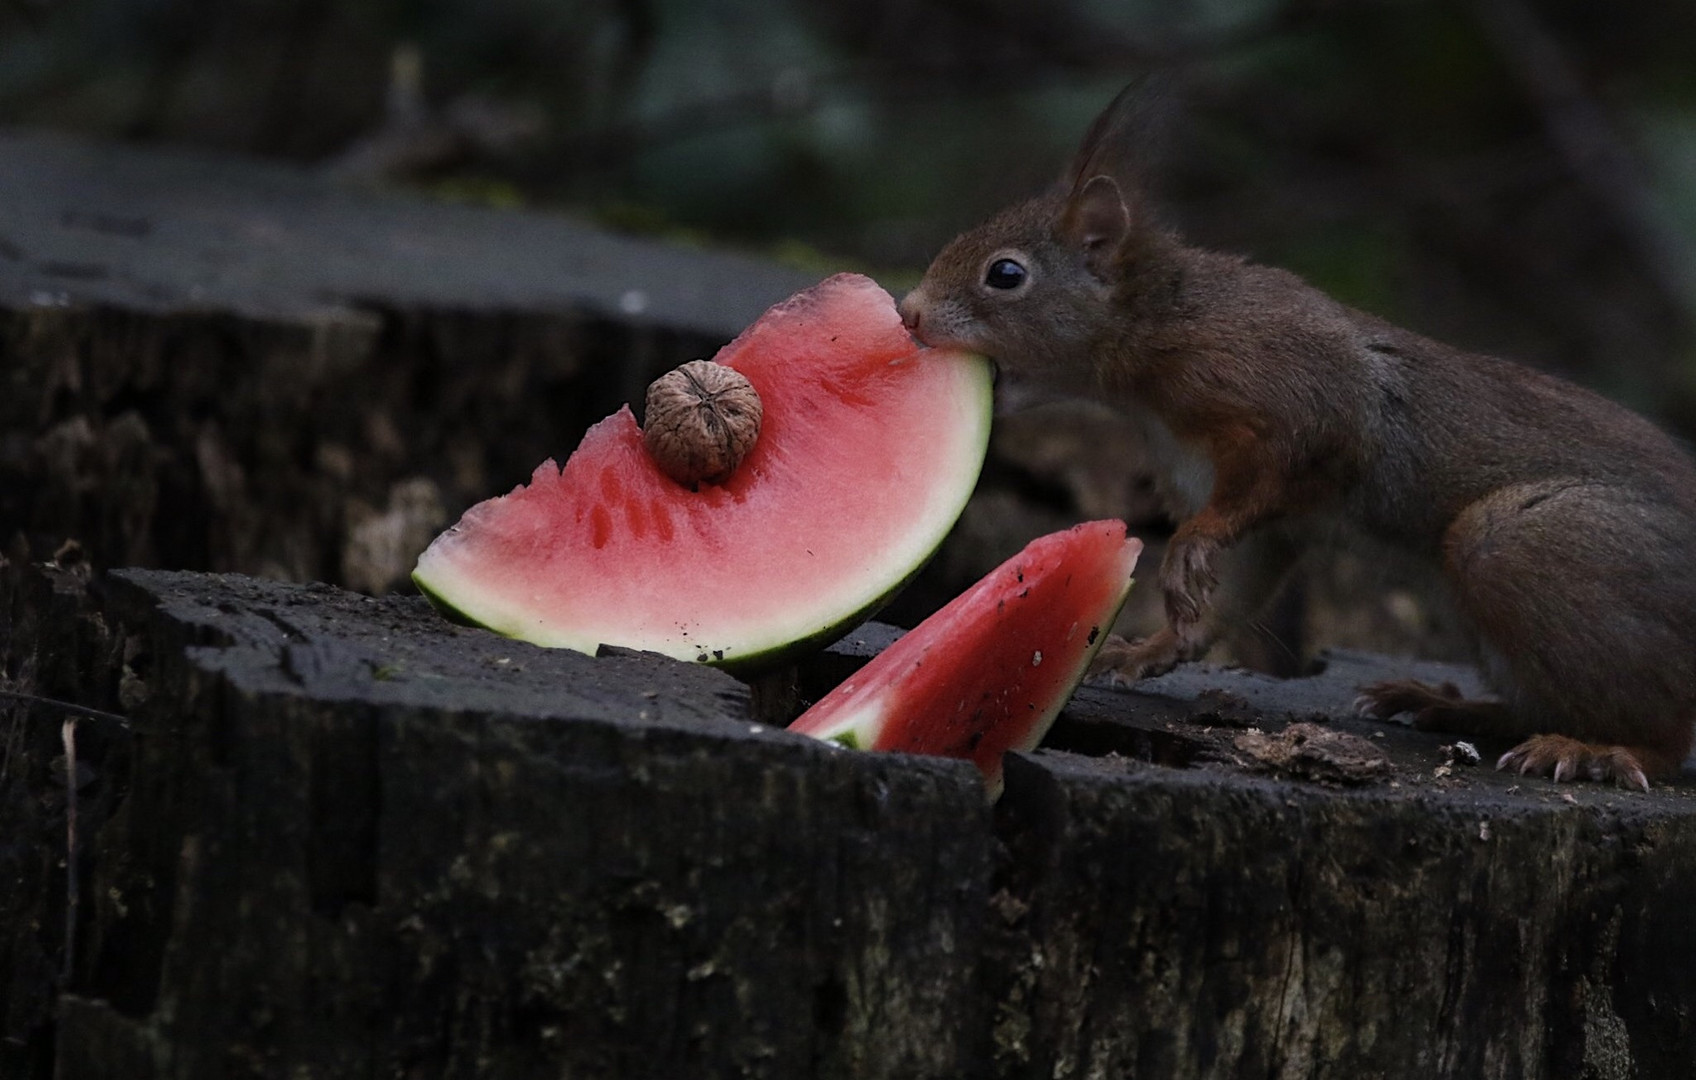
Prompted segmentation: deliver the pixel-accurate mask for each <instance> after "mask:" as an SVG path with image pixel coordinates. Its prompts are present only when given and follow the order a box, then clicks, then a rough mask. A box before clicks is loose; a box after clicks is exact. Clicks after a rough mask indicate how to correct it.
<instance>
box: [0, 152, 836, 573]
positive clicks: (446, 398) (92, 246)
mask: <svg viewBox="0 0 1696 1080" xmlns="http://www.w3.org/2000/svg"><path fill="white" fill-rule="evenodd" d="M818 276H819V275H811V274H805V273H802V272H799V271H795V270H792V269H788V268H784V267H781V266H778V265H776V264H774V263H770V262H766V261H762V260H758V259H752V258H746V257H741V256H737V255H733V254H727V253H722V252H711V251H704V250H698V249H691V248H685V247H680V246H676V245H667V244H661V243H656V242H652V241H647V240H641V239H636V238H630V237H620V236H614V235H610V234H607V233H605V232H603V231H600V230H596V229H593V228H588V227H586V226H583V225H580V224H577V223H575V222H572V221H570V220H567V219H565V218H562V217H558V216H552V215H546V214H537V213H519V212H513V211H496V210H491V209H482V208H476V207H468V206H453V205H445V204H441V203H431V202H427V201H425V200H422V199H418V198H409V197H405V196H399V195H385V194H379V193H376V192H367V191H361V190H350V189H344V188H339V187H335V186H333V185H331V184H328V183H326V182H324V181H323V180H321V179H320V178H318V177H315V176H313V175H311V174H308V173H306V172H303V171H301V170H298V169H292V168H288V167H283V166H276V165H268V164H263V163H256V162H253V161H246V160H241V159H237V158H229V157H220V156H216V155H210V154H200V153H191V152H186V151H166V150H147V149H140V148H136V147H133V146H126V145H119V144H100V143H90V142H85V141H80V140H76V139H70V138H65V137H61V136H53V135H47V134H38V133H29V132H19V131H0V542H5V543H8V544H12V545H13V546H14V547H16V546H17V544H18V543H20V542H21V543H26V544H27V545H28V546H29V548H30V549H31V551H32V552H33V554H34V556H35V557H36V558H42V559H45V558H48V557H51V556H52V555H53V554H54V552H55V551H56V550H57V549H58V548H59V546H60V544H61V543H62V542H63V541H65V540H66V539H69V538H74V539H76V540H77V541H79V542H80V544H81V545H82V546H83V548H84V551H85V553H86V555H87V557H88V558H90V559H91V560H92V561H93V562H94V563H95V564H96V565H98V566H100V567H112V566H169V567H172V568H178V569H202V570H220V571H221V570H238V571H243V572H248V573H258V574H262V575H265V576H270V577H283V578H288V579H292V580H299V581H332V582H338V583H343V584H348V585H351V586H353V587H356V588H361V589H365V590H378V591H380V590H382V589H385V588H388V587H390V586H392V585H393V584H395V583H397V582H400V581H404V578H405V574H406V571H407V570H409V569H410V566H411V561H412V559H413V558H414V557H415V556H416V554H417V552H418V551H419V550H420V549H421V548H422V547H423V545H424V543H425V542H427V541H428V539H429V538H430V537H431V536H433V535H434V534H435V533H436V532H438V531H440V530H441V529H442V528H443V527H444V526H445V525H446V524H447V523H448V522H449V521H451V520H452V519H453V517H455V516H457V515H458V514H459V512H460V511H462V510H463V509H464V508H465V507H466V506H468V505H470V503H472V502H474V501H476V500H478V499H482V498H486V497H488V495H489V494H491V493H492V492H496V491H500V490H503V489H504V488H506V487H509V486H511V485H513V484H516V483H518V482H519V481H521V480H523V479H525V478H527V477H528V476H529V474H530V470H531V469H533V468H534V467H535V466H536V465H537V464H538V463H539V462H541V461H542V460H543V459H544V458H547V457H549V456H550V455H554V456H563V455H564V454H566V453H568V452H569V451H570V450H571V448H572V447H574V446H575V445H576V443H577V440H578V438H579V437H580V436H581V434H582V432H583V429H584V428H585V427H586V426H587V425H588V424H590V423H592V422H594V421H596V420H598V419H600V418H601V417H603V416H605V415H606V414H608V413H610V412H611V411H613V409H615V408H616V407H617V406H618V405H619V404H620V403H622V402H625V401H630V400H633V399H635V400H639V397H640V390H641V388H642V387H643V386H645V385H646V383H647V381H648V380H649V379H650V378H652V377H653V376H654V375H655V374H658V373H659V372H660V371H663V370H665V369H666V368H669V367H671V366H673V365H675V364H677V363H681V362H682V361H684V360H687V359H691V358H694V357H697V356H704V355H710V354H711V352H712V351H713V350H714V349H715V348H716V347H717V346H718V345H720V344H722V343H723V342H725V341H727V340H729V338H730V337H732V336H733V335H734V334H736V333H737V332H738V331H739V330H740V329H741V328H742V327H744V326H745V325H746V324H747V323H748V322H750V321H751V320H752V319H754V318H755V317H756V316H757V315H758V314H759V313H760V312H761V311H763V310H764V309H765V308H766V307H767V306H768V305H769V304H771V303H773V302H775V301H776V300H779V299H781V298H782V297H784V296H787V295H789V294H790V293H791V292H793V291H795V290H796V289H798V288H801V287H802V286H804V285H806V284H809V283H811V282H812V281H814V280H816V279H817V277H818ZM14 530H16V533H14Z"/></svg>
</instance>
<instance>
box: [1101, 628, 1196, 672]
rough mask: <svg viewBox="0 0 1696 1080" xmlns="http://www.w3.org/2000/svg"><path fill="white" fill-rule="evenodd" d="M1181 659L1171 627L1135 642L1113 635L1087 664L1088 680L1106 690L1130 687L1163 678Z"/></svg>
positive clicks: (1176, 638) (1176, 637) (1176, 639)
mask: <svg viewBox="0 0 1696 1080" xmlns="http://www.w3.org/2000/svg"><path fill="white" fill-rule="evenodd" d="M1181 659H1183V656H1182V655H1181V650H1180V649H1179V647H1178V636H1177V635H1176V634H1174V633H1173V632H1172V630H1171V628H1170V627H1167V628H1165V629H1162V630H1161V631H1159V632H1158V633H1156V634H1154V635H1152V636H1150V637H1145V638H1140V639H1138V640H1136V641H1126V640H1125V639H1124V638H1122V637H1120V636H1119V635H1118V634H1112V635H1109V636H1108V638H1107V640H1106V641H1105V642H1103V643H1102V645H1101V651H1100V652H1098V653H1096V654H1095V660H1094V661H1092V662H1091V663H1090V665H1089V675H1088V679H1089V681H1091V682H1094V683H1097V684H1105V685H1107V686H1116V687H1125V686H1130V685H1131V684H1132V683H1134V682H1136V681H1137V680H1138V679H1147V678H1152V677H1154V676H1156V675H1164V674H1165V673H1166V672H1168V671H1171V670H1172V669H1173V668H1174V667H1176V666H1177V665H1178V661H1179V660H1181Z"/></svg>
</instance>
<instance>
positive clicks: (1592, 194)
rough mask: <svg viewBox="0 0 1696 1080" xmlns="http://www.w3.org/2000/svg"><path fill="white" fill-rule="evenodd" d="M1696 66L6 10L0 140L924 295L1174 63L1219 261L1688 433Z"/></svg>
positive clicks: (1167, 137)
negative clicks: (956, 254)
mask: <svg viewBox="0 0 1696 1080" xmlns="http://www.w3.org/2000/svg"><path fill="white" fill-rule="evenodd" d="M1693 46H1696V5H1692V4H1688V3H1670V4H1669V3H1665V2H1664V0H1620V2H1616V3H1610V4H1595V3H1589V2H1582V0H1542V2H1537V3H1532V2H1529V0H1356V2H1350V3H1344V2H1334V0H1194V2H1189V3H1166V2H1154V0H1143V2H1128V3H1112V2H1107V0H1048V2H1045V3H1033V2H1030V0H856V2H854V3H838V2H830V0H787V2H785V0H487V2H483V3H476V4H472V3H447V2H435V3H429V2H415V3H403V2H400V0H337V2H334V3H331V2H325V0H300V2H282V0H0V124H6V125H27V126H34V127H50V128H57V129H63V130H73V131H76V132H82V133H88V134H94V135H100V136H107V137H112V138H116V139H120V140H131V141H137V142H147V143H154V142H160V143H171V144H190V145H196V146H200V147H207V148H214V149H219V150H225V151H235V152H240V153H243V154H250V155H259V156H264V157H269V158H279V159H285V160H289V161H293V162H297V163H301V164H303V165H307V166H310V167H311V168H313V169H318V170H322V171H323V172H324V173H325V174H326V175H328V176H330V177H333V178H334V179H336V180H337V181H338V182H343V183H347V184H357V185H380V186H387V187H395V188H403V189H408V190H412V191H415V192H419V193H422V194H424V195H426V196H428V197H432V198H439V199H443V200H453V201H459V202H474V203H482V204H490V205H495V206H511V207H523V208H530V209H542V210H550V211H563V212H565V213H569V214H573V215H577V216H581V217H583V218H586V219H589V220H591V221H594V222H597V223H599V224H601V225H602V226H605V227H608V228H612V229H615V230H620V231H630V232H639V233H644V234H650V235H656V236H660V237H664V238H669V239H673V240H679V241H683V242H687V243H698V244H702V245H715V246H730V247H734V248H740V249H744V250H747V251H751V252H754V253H758V254H763V255H766V256H769V257H771V258H774V259H778V260H783V261H787V262H790V263H793V264H796V265H799V266H801V267H804V268H807V269H811V270H817V271H818V272H820V273H823V272H825V271H827V270H834V269H843V268H855V269H862V270H866V271H869V272H871V273H873V274H874V275H875V276H877V277H879V279H880V280H882V281H884V282H885V283H886V284H888V285H889V286H890V287H891V288H893V289H895V290H896V291H899V289H900V288H901V287H903V286H904V285H906V284H909V283H911V282H913V281H916V280H917V276H918V274H919V273H920V271H922V269H923V267H924V265H925V263H926V262H927V260H928V259H929V257H930V256H931V255H932V254H933V253H934V252H935V251H936V250H937V248H938V247H940V246H941V245H942V244H943V243H944V242H945V241H946V240H947V239H948V238H949V237H950V236H951V235H953V234H954V233H955V232H956V231H958V230H959V229H961V228H963V227H965V226H967V225H970V224H972V223H974V222H975V221H976V220H978V219H980V218H981V217H982V216H984V215H985V214H987V213H988V212H990V211H992V210H994V209H996V208H997V207H999V206H1001V205H1003V204H1005V203H1007V202H1009V201H1011V200H1014V199H1017V198H1020V197H1023V196H1025V195H1028V194H1030V193H1031V192H1033V191H1034V190H1035V189H1036V188H1038V187H1040V186H1041V185H1043V184H1045V183H1047V182H1049V181H1050V180H1052V179H1053V178H1054V177H1056V176H1057V175H1058V172H1059V170H1060V169H1061V167H1062V166H1063V165H1064V163H1065V161H1066V159H1067V157H1068V155H1069V153H1070V151H1071V148H1072V146H1073V145H1074V144H1075V142H1076V140H1077V138H1078V136H1079V134H1080V133H1081V131H1082V130H1083V129H1084V127H1085V126H1086V125H1087V123H1088V122H1089V120H1090V118H1091V117H1092V116H1093V115H1094V113H1095V112H1096V111H1097V110H1098V109H1100V108H1101V106H1102V105H1103V104H1104V103H1105V102H1106V101H1107V100H1109V99H1110V98H1111V97H1112V95H1113V94H1114V93H1115V92H1116V91H1117V90H1118V89H1119V87H1120V86H1122V85H1123V84H1124V83H1125V82H1126V81H1128V80H1130V79H1134V78H1138V77H1142V76H1146V75H1148V74H1150V73H1154V72H1158V73H1160V75H1161V81H1162V85H1163V87H1164V90H1163V92H1162V94H1161V95H1160V97H1159V100H1158V106H1157V108H1158V111H1159V112H1160V114H1161V115H1160V119H1161V121H1162V122H1161V124H1160V125H1159V127H1160V130H1161V131H1162V133H1163V134H1162V137H1161V138H1160V139H1159V140H1158V142H1159V146H1158V147H1151V157H1153V158H1154V159H1155V160H1154V161H1152V162H1151V172H1152V174H1153V175H1154V176H1155V177H1156V178H1157V187H1158V194H1159V197H1160V200H1161V202H1162V204H1163V205H1164V207H1165V208H1166V212H1167V213H1168V214H1169V215H1170V217H1171V218H1172V220H1173V221H1174V222H1175V223H1177V224H1179V225H1180V226H1181V227H1182V228H1183V229H1184V230H1186V231H1187V233H1188V234H1189V235H1190V236H1191V237H1192V238H1193V239H1194V240H1196V241H1198V242H1201V243H1204V244H1206V245H1210V246H1215V247H1220V248H1227V249H1232V250H1238V251H1242V252H1244V253H1247V254H1250V255H1252V256H1253V257H1255V258H1256V259H1259V260H1261V261H1266V262H1272V263H1277V264H1281V265H1284V266H1287V267H1289V268H1291V269H1294V270H1296V271H1298V272H1300V273H1302V274H1303V275H1305V276H1306V277H1307V278H1308V279H1309V280H1311V281H1312V282H1314V283H1315V284H1317V285H1319V286H1320V287H1321V288H1324V289H1326V290H1328V291H1329V292H1331V293H1333V294H1335V295H1336V296H1338V297H1340V298H1342V299H1344V300H1345V301H1347V302H1350V303H1352V304H1355V305H1357V306H1359V307H1362V308H1365V309H1368V310H1370V311H1373V312H1375V313H1378V314H1380V315H1383V316H1385V317H1387V318H1389V319H1391V320H1393V321H1396V322H1399V323H1402V324H1404V325H1408V326H1411V327H1412V328H1414V329H1417V330H1420V331H1423V332H1426V333H1428V334H1431V335H1433V336H1436V337H1440V338H1443V339H1445V340H1448V341H1451V342H1453V343H1455V344H1459V345H1463V346H1467V347H1471V348H1475V349H1480V350H1485V351H1492V352H1498V353H1502V354H1505V355H1509V356H1512V357H1516V358H1519V359H1522V360H1525V361H1527V362H1530V363H1533V364H1535V365H1538V366H1540V367H1543V368H1546V369H1549V370H1553V371H1556V372H1559V373H1562V374H1565V375H1568V376H1570V377H1572V378H1574V379H1576V380H1578V381H1580V382H1582V383H1585V384H1587V385H1590V386H1592V387H1594V388H1596V389H1599V390H1601V391H1602V392H1604V393H1606V394H1609V395H1610V396H1613V397H1615V398H1618V399H1620V400H1623V401H1625V402H1626V403H1628V404H1630V405H1632V406H1633V407H1635V408H1638V409H1640V410H1642V411H1645V412H1647V413H1649V414H1651V415H1652V416H1654V417H1656V418H1657V419H1658V420H1660V421H1661V422H1663V423H1665V424H1667V425H1668V426H1670V427H1672V428H1673V429H1674V430H1676V431H1678V432H1680V433H1681V434H1685V435H1689V434H1690V433H1692V432H1696V349H1693V341H1696V338H1693V335H1692V313H1693V311H1696V64H1693V63H1692V56H1693V55H1696V53H1693V48H1692V47H1693ZM998 438H999V439H1000V442H999V443H998V446H1000V447H1001V448H1002V450H1003V451H1004V452H1003V453H1001V454H1000V455H999V456H1000V458H1001V459H1002V467H1004V469H1005V470H1006V471H1007V472H1009V473H1010V474H1014V475H1015V476H1016V478H1017V479H1018V483H1015V484H1014V485H1013V487H1015V488H1020V485H1021V484H1022V485H1023V486H1022V488H1020V490H1022V491H1023V492H1024V493H1025V494H1026V495H1030V494H1031V493H1035V495H1034V500H1035V502H1037V503H1039V504H1043V510H1042V511H1041V512H1042V513H1045V514H1051V515H1052V517H1053V518H1054V519H1055V520H1058V519H1060V518H1063V517H1065V516H1066V515H1067V514H1068V513H1070V514H1072V515H1073V516H1076V514H1078V513H1104V512H1121V510H1122V509H1123V508H1125V507H1130V506H1131V505H1132V504H1133V503H1135V501H1136V499H1137V497H1138V496H1137V492H1136V490H1135V488H1134V485H1132V486H1130V487H1127V486H1126V484H1125V483H1124V481H1123V479H1122V477H1115V476H1113V475H1106V476H1103V475H1101V469H1100V463H1099V462H1097V463H1096V468H1095V473H1094V474H1093V475H1086V474H1089V473H1090V468H1089V467H1087V464H1086V465H1080V464H1079V462H1078V460H1077V457H1076V455H1074V456H1072V457H1071V458H1069V459H1067V460H1066V461H1062V460H1061V459H1065V458H1067V450H1066V448H1065V447H1063V446H1061V447H1056V446H1053V445H1050V444H1048V443H1043V442H1042V440H1041V439H1036V438H1033V437H1030V436H1029V433H1028V432H1025V433H1021V432H1020V431H1019V430H1017V429H1015V430H1012V431H1010V432H1005V433H1003V434H1001V435H999V436H998ZM1092 485H1094V486H1093V488H1092ZM1027 501H1029V500H1027ZM1123 512H1125V513H1127V514H1128V515H1130V516H1133V517H1134V510H1133V509H1123ZM968 524H969V523H968ZM1356 572H1357V573H1358V568H1357V571H1356ZM1339 573H1340V574H1341V575H1342V577H1341V578H1340V579H1339V578H1338V577H1337V574H1339ZM1349 573H1350V571H1348V570H1347V569H1346V568H1345V569H1344V570H1342V571H1335V572H1333V573H1332V574H1331V577H1330V578H1329V579H1328V580H1330V581H1331V585H1330V586H1325V587H1320V586H1316V587H1315V588H1314V589H1313V590H1311V592H1312V593H1313V595H1315V596H1318V595H1322V594H1324V592H1325V588H1327V587H1328V588H1332V589H1333V591H1336V590H1342V591H1344V592H1348V591H1351V590H1353V589H1354V588H1355V586H1354V585H1351V584H1349V583H1348V582H1349V581H1350V580H1352V579H1349V578H1348V574H1349ZM1339 580H1340V581H1342V584H1337V582H1338V581H1339ZM1145 592H1146V591H1145ZM1310 606H1311V605H1310ZM1321 606H1323V605H1321ZM1393 606H1394V605H1392V607H1393ZM1291 617H1292V618H1296V619H1297V620H1298V621H1299V620H1301V619H1310V618H1311V616H1310V615H1304V614H1301V613H1299V612H1298V613H1297V614H1296V615H1294V616H1291ZM1339 618H1340V616H1339ZM1385 618H1386V619H1388V620H1389V621H1390V622H1391V623H1394V622H1396V620H1398V619H1400V620H1401V621H1402V622H1406V621H1407V620H1408V619H1409V618H1414V616H1409V615H1408V612H1407V607H1406V604H1403V605H1402V608H1401V614H1399V615H1398V614H1396V613H1395V611H1393V610H1392V611H1390V613H1389V614H1388V615H1386V616H1385ZM1333 621H1335V620H1333ZM1414 621H1415V622H1416V623H1417V622H1418V621H1419V619H1418V618H1415V619H1414ZM1426 623H1427V624H1428V623H1429V620H1428V619H1427V620H1426ZM1427 629H1429V626H1427ZM1310 636H1317V637H1319V638H1325V637H1327V636H1334V637H1338V638H1343V639H1353V640H1357V641H1358V640H1359V639H1361V638H1362V637H1364V638H1365V641H1364V642H1362V643H1366V644H1372V643H1375V642H1378V641H1379V639H1378V638H1375V637H1374V636H1373V634H1372V633H1370V632H1366V631H1362V630H1360V629H1359V628H1358V627H1357V628H1355V630H1354V631H1347V630H1346V628H1345V630H1339V631H1338V632H1337V633H1336V634H1334V635H1327V634H1325V633H1319V634H1317V635H1310ZM1392 636H1393V635H1392ZM1391 644H1394V642H1393V641H1392V642H1391ZM1431 651H1436V652H1439V653H1441V652H1445V651H1447V650H1446V649H1444V648H1437V649H1435V650H1431ZM1273 666H1276V665H1273Z"/></svg>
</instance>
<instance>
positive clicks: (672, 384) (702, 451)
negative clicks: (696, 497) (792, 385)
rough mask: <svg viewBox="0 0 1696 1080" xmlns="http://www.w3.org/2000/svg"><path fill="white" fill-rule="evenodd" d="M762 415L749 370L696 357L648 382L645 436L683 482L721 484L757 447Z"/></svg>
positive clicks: (662, 463) (662, 462) (666, 466)
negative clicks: (744, 370) (737, 368)
mask: <svg viewBox="0 0 1696 1080" xmlns="http://www.w3.org/2000/svg"><path fill="white" fill-rule="evenodd" d="M761 415H762V410H761V406H760V395H759V394H757V393H755V392H754V385H753V384H752V383H750V382H749V381H748V379H747V376H745V375H743V374H742V373H741V372H740V371H737V370H735V369H734V368H729V367H726V366H725V365H723V364H718V363H714V362H713V361H711V360H691V361H689V362H688V363H687V364H684V365H683V366H682V367H678V368H674V369H672V370H671V371H668V372H666V373H665V374H664V375H661V376H660V377H659V378H657V379H655V380H654V381H653V382H652V383H650V384H649V385H648V398H647V415H646V420H645V423H644V425H643V428H642V442H643V445H644V446H646V447H647V449H648V454H649V456H651V457H652V458H653V459H654V463H655V464H656V465H658V466H659V467H660V470H661V471H662V472H664V473H665V474H666V475H667V476H669V477H671V478H672V479H673V480H676V481H677V482H678V483H680V484H683V485H685V486H687V487H694V486H695V485H696V484H700V483H708V484H722V483H723V482H724V481H726V480H728V479H730V476H731V474H732V473H734V472H735V471H736V467H737V466H738V465H740V464H742V461H743V459H744V458H746V457H747V456H748V454H749V452H750V451H752V450H753V449H754V443H755V442H757V441H758V440H759V437H760V418H761Z"/></svg>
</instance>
